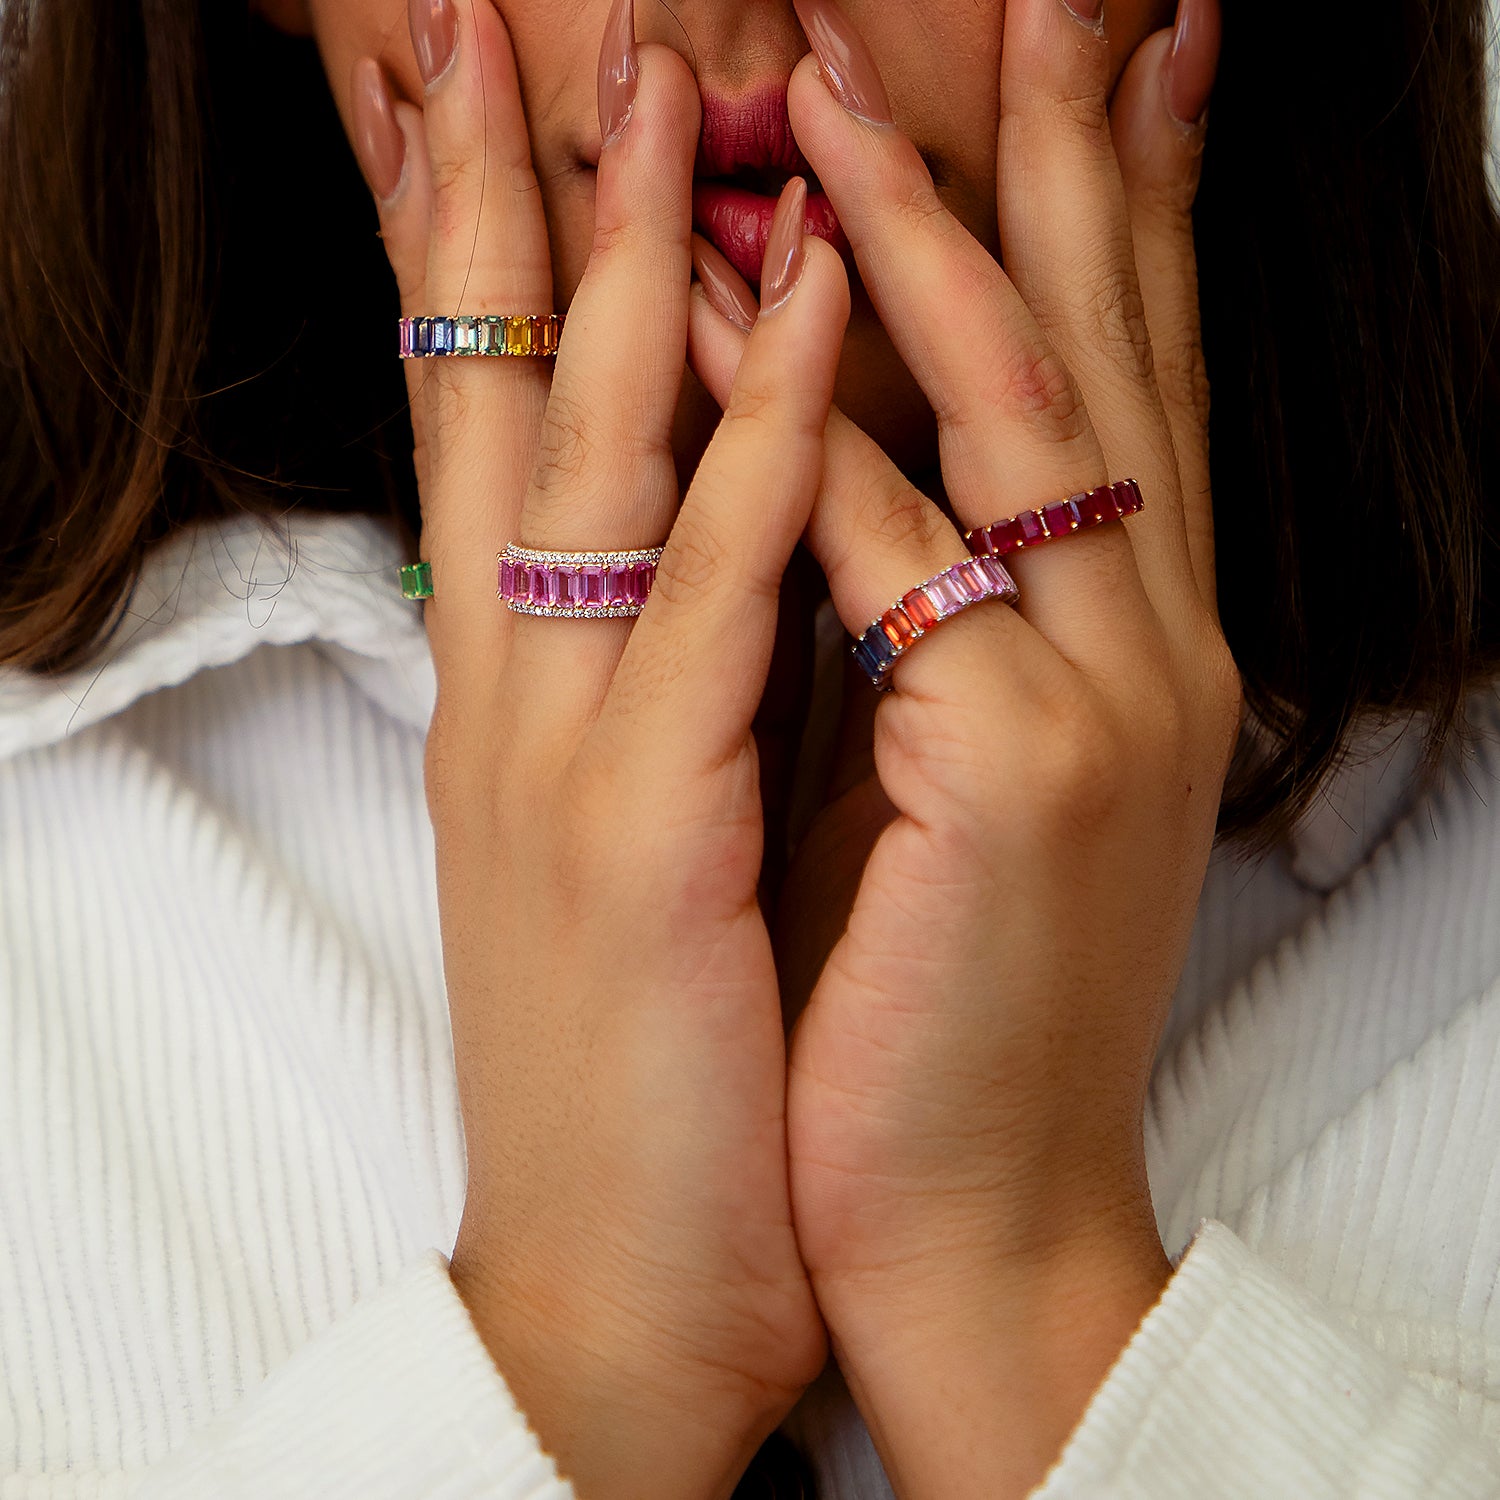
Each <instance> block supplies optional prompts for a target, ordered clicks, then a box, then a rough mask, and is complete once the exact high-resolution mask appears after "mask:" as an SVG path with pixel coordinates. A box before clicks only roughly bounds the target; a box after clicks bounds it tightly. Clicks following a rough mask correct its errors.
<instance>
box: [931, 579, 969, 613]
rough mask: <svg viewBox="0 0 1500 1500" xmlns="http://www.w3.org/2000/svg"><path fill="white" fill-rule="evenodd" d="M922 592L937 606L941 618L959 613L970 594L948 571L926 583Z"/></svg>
mask: <svg viewBox="0 0 1500 1500" xmlns="http://www.w3.org/2000/svg"><path fill="white" fill-rule="evenodd" d="M922 592H923V593H924V594H926V595H927V597H928V598H929V599H931V600H932V602H933V603H934V604H935V605H936V606H937V612H938V618H939V619H940V620H946V619H947V618H948V616H949V615H954V614H957V613H958V611H959V610H961V609H962V608H963V607H964V605H966V604H967V603H968V602H969V596H968V595H967V594H966V593H964V591H963V590H962V589H961V588H960V587H959V586H958V585H957V584H956V583H955V582H954V581H953V579H952V578H950V577H949V576H948V574H947V573H939V574H938V576H937V577H936V578H934V579H932V580H931V582H929V583H924V584H923V585H922Z"/></svg>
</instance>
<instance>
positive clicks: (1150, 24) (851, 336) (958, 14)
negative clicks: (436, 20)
mask: <svg viewBox="0 0 1500 1500" xmlns="http://www.w3.org/2000/svg"><path fill="white" fill-rule="evenodd" d="M456 3H457V4H458V6H459V8H460V14H462V11H463V9H464V8H466V7H468V6H470V5H474V4H487V3H490V0H456ZM842 5H843V9H844V10H845V12H846V13H847V14H848V15H849V17H850V19H851V20H852V21H853V22H854V24H855V26H857V27H858V28H859V30H860V31H861V32H862V33H863V35H864V37H865V39H866V41H867V42H868V43H869V45H870V48H871V51H872V52H873V53H874V55H875V59H876V61H877V62H878V64H879V66H880V70H881V74H882V76H883V78H884V81H885V85H886V89H887V91H888V93H889V95H890V102H891V107H892V110H893V112H894V115H895V118H896V121H897V123H898V124H899V125H900V126H901V128H902V129H903V130H904V131H905V132H906V133H907V134H908V135H909V136H910V137H911V139H912V140H913V141H914V142H915V143H916V145H917V147H918V149H919V150H920V151H921V152H922V154H923V156H924V157H925V158H926V160H927V163H928V165H929V167H930V168H931V170H932V174H933V179H934V181H935V182H936V185H937V189H938V192H939V193H940V194H941V196H942V198H943V200H944V202H945V203H946V204H947V205H948V207H949V208H950V209H951V210H952V212H953V213H954V214H955V215H956V216H957V217H958V218H959V219H960V220H962V221H963V223H964V224H965V225H967V227H968V228H969V230H970V231H971V232H972V233H973V234H974V235H975V237H976V238H978V239H979V240H980V241H981V242H982V243H983V244H985V245H986V246H987V247H988V248H989V249H990V251H991V252H992V253H995V254H998V252H999V234H998V231H997V226H996V222H995V137H996V128H997V122H998V119H999V78H1000V61H999V59H1000V38H1001V30H1002V23H1003V19H1004V11H1005V5H1004V0H842ZM260 8H261V9H263V10H264V11H265V12H266V13H267V14H268V15H269V16H270V18H271V19H273V20H274V21H276V22H277V23H278V24H281V25H283V26H287V27H288V28H289V29H296V30H310V31H311V32H312V33H313V35H314V36H315V37H316V39H317V43H318V46H319V49H320V51H321V54H322V58H323V62H324V66H325V68H326V70H327V74H328V79H329V83H330V86H331V87H332V90H333V94H334V98H335V100H336V101H337V104H338V108H339V112H340V114H341V116H342V118H343V120H344V124H345V128H346V129H347V128H349V126H350V108H349V103H350V88H349V78H350V70H351V68H352V66H353V64H354V62H355V59H356V58H359V57H362V56H370V57H374V58H376V59H378V60H379V62H380V63H381V64H382V66H383V67H384V68H385V70H386V73H387V75H388V77H389V78H390V81H391V85H392V88H393V89H394V91H395V93H396V95H397V97H400V98H405V99H407V100H409V101H411V102H412V103H420V102H421V98H422V84H421V79H420V77H419V75H418V72H417V66H416V61H415V58H414V55H413V52H412V45H411V40H410V35H409V31H408V23H407V0H261V3H260ZM499 9H500V12H501V14H502V15H503V16H504V18H505V21H506V24H507V26H508V27H509V30H510V35H511V40H512V43H513V45H514V48H515V52H516V57H517V62H518V65H519V69H520V77H521V89H522V94H523V97H524V100H525V106H526V116H527V119H528V121H529V123H530V128H531V149H532V158H533V163H534V165H535V168H536V172H537V176H538V177H539V179H540V181H541V191H542V198H543V202H544V204H545V207H546V214H547V222H548V225H549V227H550V230H551V236H552V258H553V276H554V287H555V300H556V303H557V307H558V308H559V309H563V308H566V307H567V305H568V303H569V302H570V300H571V299H572V296H573V292H574V289H575V288H576V287H577V285H578V282H579V280H580V278H581V277H582V275H583V271H584V265H585V263H586V261H587V259H588V253H589V245H590V242H591V239H592V231H593V212H594V208H593V199H594V169H593V167H592V165H591V164H590V163H591V160H592V159H593V158H595V157H597V155H598V151H599V123H598V117H597V105H596V60H597V57H598V52H599V43H600V38H601V36H602V34H603V30H604V22H605V16H606V14H607V12H608V9H609V0H499ZM1170 19H1171V0H1108V5H1107V9H1106V23H1107V26H1108V29H1109V39H1110V50H1111V60H1112V68H1113V77H1115V78H1118V77H1119V74H1120V71H1121V70H1122V69H1123V67H1124V65H1125V62H1126V60H1127V59H1128V58H1129V56H1130V53H1131V52H1132V51H1133V50H1134V48H1135V47H1136V46H1137V45H1138V44H1139V43H1140V42H1141V41H1142V40H1143V39H1144V37H1145V36H1146V35H1147V34H1148V33H1149V32H1151V31H1152V30H1154V29H1156V28H1157V27H1158V26H1161V25H1164V24H1167V23H1168V22H1169V21H1170ZM636 35H637V38H638V40H640V41H642V42H660V43H663V44H665V45H666V46H669V47H672V48H674V49H676V50H677V51H678V52H680V53H681V54H682V56H683V57H684V58H686V59H687V60H688V62H689V63H690V64H692V65H693V66H694V69H695V72H696V76H697V78H698V82H699V88H700V90H701V91H702V93H703V94H704V95H705V96H716V97H717V98H719V99H722V100H726V101H731V102H732V101H735V100H737V99H741V98H745V97H748V96H753V95H759V94H763V93H764V92H766V91H767V90H769V89H773V88H780V89H782V90H784V88H785V85H786V81H787V79H788V77H789V76H790V74H791V71H792V68H793V66H794V64H795V63H796V62H797V61H798V59H799V58H801V57H802V56H803V54H804V53H806V52H807V51H808V50H809V48H808V44H807V40H806V38H805V37H804V35H803V33H802V29H801V27H800V26H799V25H798V23H797V17H796V14H795V12H794V11H793V9H792V4H791V0H675V4H674V5H673V7H672V8H668V5H667V4H666V3H665V0H638V3H637V5H636ZM700 227H702V226H700ZM852 269H853V268H852V265H851V271H852ZM853 291H854V309H853V316H852V318H851V321H850V325H849V333H848V337H847V339H846V341H845V349H844V359H843V363H842V366H841V369H840V375H839V385H838V390H837V400H838V403H839V405H840V406H841V407H842V408H843V409H844V410H845V411H846V412H847V413H848V414H849V415H850V416H851V417H853V418H854V420H855V421H856V422H858V423H859V424H860V426H862V427H864V428H865V430H866V431H868V432H870V433H871V435H872V436H874V437H875V438H877V439H878V440H879V441H880V442H881V443H882V444H883V446H884V447H885V449H886V451H887V452H888V453H889V454H890V456H891V457H892V458H893V459H894V460H895V461H896V462H897V463H898V464H899V465H900V466H901V467H902V468H904V469H906V470H907V472H908V473H916V472H918V471H920V470H923V469H925V468H927V467H928V466H929V465H930V464H931V463H932V462H933V460H934V456H935V452H936V446H935V431H934V426H933V420H932V417H931V413H930V411H929V409H928V407H927V404H926V402H925V401H924V400H923V399H922V396H921V393H920V391H919V390H918V389H917V387H916V385H915V383H914V382H913V381H912V379H911V377H910V375H909V374H908V373H907V371H906V368H905V366H904V365H903V364H902V362H901V360H900V359H899V358H898V356H897V355H896V353H895V351H894V349H893V348H892V347H891V344H890V342H889V340H888V339H887V338H886V336H885V334H884V331H883V330H882V328H881V324H880V321H879V319H878V318H877V317H876V315H875V312H874V310H873V308H872V307H871V305H870V303H869V300H868V299H867V298H866V297H865V296H864V294H863V291H862V289H861V287H860V286H859V283H858V279H857V276H856V277H854V279H853ZM678 416H679V420H678V434H677V436H678V442H677V448H678V453H679V455H680V457H681V458H682V460H683V464H684V470H685V474H684V477H686V473H688V472H690V471H691V467H692V466H693V465H695V464H696V462H697V457H698V455H699V453H701V451H702V447H703V445H704V443H706V441H707V439H708V436H709V435H710V434H711V432H712V429H713V426H714V424H715V422H716V421H717V418H718V408H717V407H716V406H715V405H714V404H713V402H712V401H711V400H710V399H709V397H708V395H707V393H706V392H704V391H703V389H702V388H701V387H700V386H699V385H698V384H697V382H696V381H694V380H692V379H691V377H689V379H688V380H687V381H686V382H685V384H684V390H683V400H682V404H681V406H680V408H679V414H678Z"/></svg>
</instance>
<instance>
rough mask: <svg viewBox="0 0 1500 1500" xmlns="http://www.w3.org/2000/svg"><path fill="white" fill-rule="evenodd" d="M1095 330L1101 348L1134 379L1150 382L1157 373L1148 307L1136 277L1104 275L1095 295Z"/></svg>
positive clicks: (1093, 306) (1096, 287) (1097, 285)
mask: <svg viewBox="0 0 1500 1500" xmlns="http://www.w3.org/2000/svg"><path fill="white" fill-rule="evenodd" d="M1092 314H1093V321H1094V327H1095V329H1096V331H1097V334H1098V337H1099V343H1100V346H1101V347H1102V348H1105V349H1108V350H1109V351H1111V352H1112V353H1113V354H1114V355H1115V357H1116V359H1117V360H1118V362H1119V363H1120V365H1121V366H1122V367H1123V368H1124V369H1125V370H1126V371H1127V372H1128V374H1129V375H1130V376H1131V377H1132V378H1133V379H1135V380H1138V381H1140V382H1142V383H1146V382H1149V381H1150V380H1151V378H1152V374H1153V370H1154V355H1153V352H1152V348H1151V335H1150V333H1149V332H1148V330H1147V327H1146V304H1145V302H1144V301H1143V300H1142V298H1141V289H1140V287H1139V285H1138V284H1137V283H1136V281H1135V279H1134V278H1133V277H1124V276H1105V277H1102V278H1099V279H1098V280H1097V281H1096V282H1095V290H1094V292H1093V294H1092Z"/></svg>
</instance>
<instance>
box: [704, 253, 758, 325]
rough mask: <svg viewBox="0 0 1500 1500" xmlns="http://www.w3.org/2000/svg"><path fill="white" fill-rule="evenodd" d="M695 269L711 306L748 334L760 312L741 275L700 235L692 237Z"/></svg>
mask: <svg viewBox="0 0 1500 1500" xmlns="http://www.w3.org/2000/svg"><path fill="white" fill-rule="evenodd" d="M691 243H692V252H693V269H694V270H695V271H696V272H697V273H698V280H699V281H700V282H701V283H702V284H703V294H704V296H706V297H707V298H708V302H709V306H710V307H712V308H713V309H714V311H715V312H717V313H719V314H720V315H721V316H722V317H725V318H728V319H729V321H730V322H731V323H733V324H734V325H735V326H736V327H737V328H743V329H744V330H745V332H746V333H749V332H750V330H751V328H752V327H753V326H754V324H755V319H756V317H757V315H758V314H759V312H760V309H759V308H758V307H757V306H756V305H755V299H754V298H753V297H752V296H751V295H750V294H749V292H747V291H746V290H745V288H744V285H743V284H742V283H741V281H740V277H739V272H738V271H736V270H735V269H734V267H733V266H731V265H730V264H729V262H728V261H727V260H725V259H724V257H723V256H722V255H720V254H719V252H718V251H717V250H715V249H714V247H713V246H712V245H711V244H709V242H708V241H707V240H706V239H704V238H703V236H702V235H701V234H695V235H694V236H693V237H692V242H691Z"/></svg>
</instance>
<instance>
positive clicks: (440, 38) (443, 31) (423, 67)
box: [407, 0, 458, 88]
mask: <svg viewBox="0 0 1500 1500" xmlns="http://www.w3.org/2000/svg"><path fill="white" fill-rule="evenodd" d="M407 20H408V22H409V23H410V25H411V45H412V51H413V52H415V53H416V55H417V71H418V72H419V73H420V74H421V75H422V82H423V83H424V84H426V85H427V87H428V88H431V87H432V85H433V84H434V83H436V82H437V81H438V79H439V78H441V77H442V76H443V74H444V73H445V72H447V70H448V64H449V63H451V62H452V61H453V51H454V47H455V45H456V44H457V42H458V12H457V11H456V10H455V9H454V8H453V4H452V0H409V3H408V5H407Z"/></svg>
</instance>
